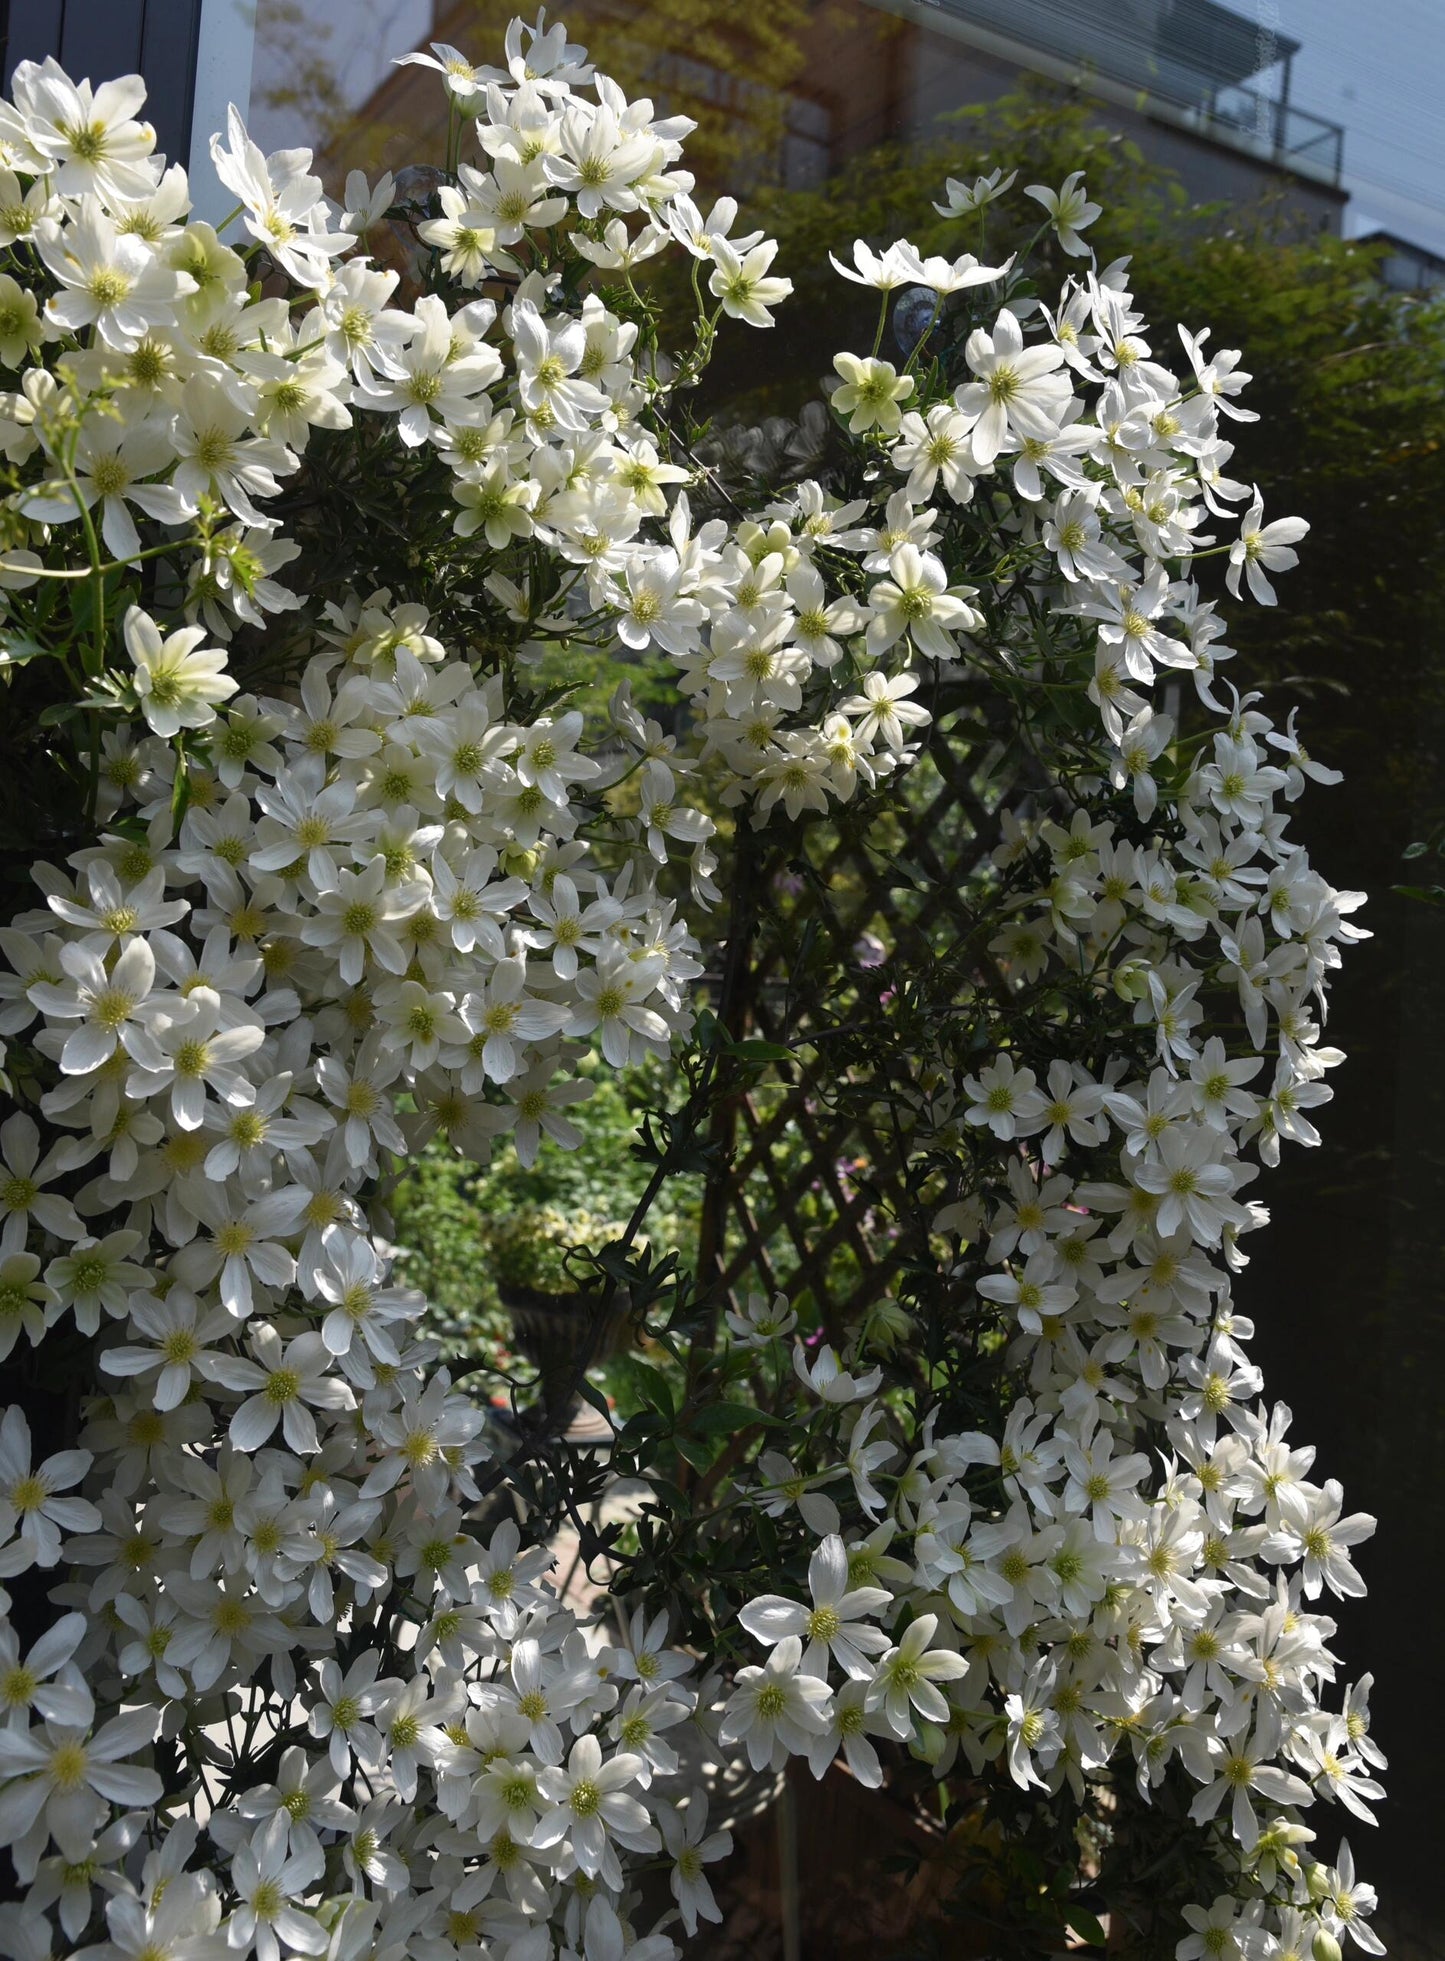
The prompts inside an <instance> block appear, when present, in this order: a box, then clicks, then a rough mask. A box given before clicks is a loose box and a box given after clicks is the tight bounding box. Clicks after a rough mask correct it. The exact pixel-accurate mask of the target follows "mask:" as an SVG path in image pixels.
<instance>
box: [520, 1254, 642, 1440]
mask: <svg viewBox="0 0 1445 1961" xmlns="http://www.w3.org/2000/svg"><path fill="white" fill-rule="evenodd" d="M497 1293H498V1295H499V1297H500V1299H501V1302H502V1305H503V1306H504V1307H505V1308H506V1310H507V1312H508V1314H509V1315H510V1316H511V1319H512V1337H513V1341H514V1343H515V1345H516V1348H517V1352H518V1353H519V1354H521V1355H524V1356H525V1357H526V1359H527V1360H528V1361H529V1362H531V1363H532V1365H533V1366H534V1367H535V1368H536V1370H537V1374H538V1381H537V1401H536V1403H535V1404H534V1405H533V1410H534V1412H535V1417H534V1420H535V1421H536V1422H537V1423H539V1424H540V1425H541V1426H543V1427H544V1428H545V1429H546V1430H548V1431H550V1432H559V1431H567V1430H570V1429H573V1428H575V1427H576V1426H577V1424H578V1421H579V1419H580V1418H581V1417H582V1416H583V1415H584V1413H586V1412H587V1411H588V1405H587V1404H586V1403H585V1402H584V1401H583V1398H582V1397H581V1396H580V1395H579V1394H578V1385H579V1384H580V1382H581V1380H582V1378H583V1376H584V1375H585V1374H586V1372H587V1370H588V1369H591V1368H595V1367H596V1366H597V1364H598V1363H599V1362H605V1361H606V1360H607V1358H608V1357H609V1356H610V1355H615V1354H616V1353H617V1351H618V1350H619V1349H620V1348H622V1347H624V1346H625V1345H626V1342H627V1337H628V1334H629V1331H630V1328H631V1322H632V1299H631V1295H630V1294H629V1293H628V1291H627V1289H626V1288H625V1287H612V1288H605V1289H604V1288H599V1289H596V1290H589V1291H587V1292H585V1293H567V1294H554V1293H548V1292H546V1291H544V1290H543V1289H541V1288H538V1287H525V1286H521V1285H519V1284H518V1283H517V1282H515V1281H510V1280H499V1281H498V1282H497Z"/></svg>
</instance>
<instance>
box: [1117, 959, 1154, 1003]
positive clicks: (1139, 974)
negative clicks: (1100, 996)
mask: <svg viewBox="0 0 1445 1961" xmlns="http://www.w3.org/2000/svg"><path fill="white" fill-rule="evenodd" d="M1114 992H1115V993H1116V994H1117V995H1118V997H1119V999H1120V1000H1121V1001H1142V1000H1143V999H1144V997H1145V995H1146V994H1147V993H1148V992H1149V969H1148V968H1147V967H1146V966H1145V964H1144V962H1143V961H1142V960H1123V961H1121V962H1120V963H1119V965H1118V966H1117V967H1116V968H1115V969H1114Z"/></svg>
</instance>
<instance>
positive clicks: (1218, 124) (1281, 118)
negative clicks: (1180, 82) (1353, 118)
mask: <svg viewBox="0 0 1445 1961" xmlns="http://www.w3.org/2000/svg"><path fill="white" fill-rule="evenodd" d="M1181 106H1183V105H1181ZM1195 113H1196V114H1197V115H1198V117H1199V121H1200V126H1201V128H1204V129H1207V130H1209V131H1211V132H1212V133H1217V134H1219V135H1221V136H1224V137H1225V138H1226V139H1227V140H1234V141H1236V142H1237V141H1238V140H1239V139H1240V138H1243V139H1244V141H1245V142H1246V144H1247V145H1248V146H1249V147H1250V148H1256V147H1257V148H1258V149H1259V151H1260V153H1261V154H1263V155H1267V156H1270V157H1272V158H1273V159H1274V160H1275V161H1276V162H1279V163H1283V164H1286V165H1289V166H1291V167H1293V166H1295V165H1303V166H1304V167H1305V168H1306V169H1307V170H1309V171H1311V172H1312V173H1314V174H1323V175H1325V176H1327V177H1328V178H1329V180H1330V182H1331V183H1333V184H1337V183H1338V182H1339V181H1340V170H1341V167H1342V165H1343V163H1344V154H1345V132H1344V128H1343V125H1341V124H1340V123H1332V122H1329V121H1327V120H1326V118H1325V117H1323V116H1314V115H1311V114H1310V113H1309V112H1308V111H1307V110H1304V109H1296V108H1295V106H1294V104H1293V103H1292V102H1281V101H1279V100H1278V99H1277V98H1276V97H1274V96H1269V95H1264V94H1262V93H1261V92H1260V91H1259V90H1258V89H1251V88H1244V87H1241V86H1235V87H1233V88H1227V89H1221V90H1220V92H1219V94H1218V95H1217V96H1216V97H1215V98H1214V100H1213V102H1212V103H1207V104H1204V105H1203V106H1201V107H1199V108H1197V109H1196V111H1195Z"/></svg>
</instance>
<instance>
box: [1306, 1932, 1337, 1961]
mask: <svg viewBox="0 0 1445 1961" xmlns="http://www.w3.org/2000/svg"><path fill="white" fill-rule="evenodd" d="M1310 1952H1311V1953H1312V1954H1313V1955H1314V1958H1315V1961H1340V1944H1339V1942H1338V1941H1337V1940H1336V1939H1335V1937H1334V1935H1333V1934H1332V1933H1331V1932H1330V1930H1329V1928H1328V1927H1321V1928H1320V1930H1319V1932H1318V1933H1317V1934H1316V1935H1315V1938H1314V1945H1313V1946H1312V1948H1311V1949H1310Z"/></svg>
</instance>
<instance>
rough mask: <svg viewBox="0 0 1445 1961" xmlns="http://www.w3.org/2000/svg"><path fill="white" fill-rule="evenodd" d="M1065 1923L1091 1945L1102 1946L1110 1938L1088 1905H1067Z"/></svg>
mask: <svg viewBox="0 0 1445 1961" xmlns="http://www.w3.org/2000/svg"><path fill="white" fill-rule="evenodd" d="M1064 1925H1065V1926H1066V1927H1071V1928H1072V1929H1073V1931H1074V1932H1075V1933H1076V1934H1077V1935H1078V1937H1079V1939H1080V1940H1081V1941H1087V1942H1088V1943H1089V1946H1090V1947H1102V1946H1103V1945H1104V1943H1105V1941H1107V1939H1108V1938H1109V1937H1108V1935H1107V1934H1106V1933H1105V1932H1104V1930H1103V1928H1102V1927H1101V1926H1100V1925H1099V1922H1098V1921H1097V1920H1096V1919H1095V1917H1094V1915H1093V1914H1092V1913H1090V1912H1089V1909H1088V1908H1087V1907H1079V1906H1073V1907H1065V1908H1064Z"/></svg>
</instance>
